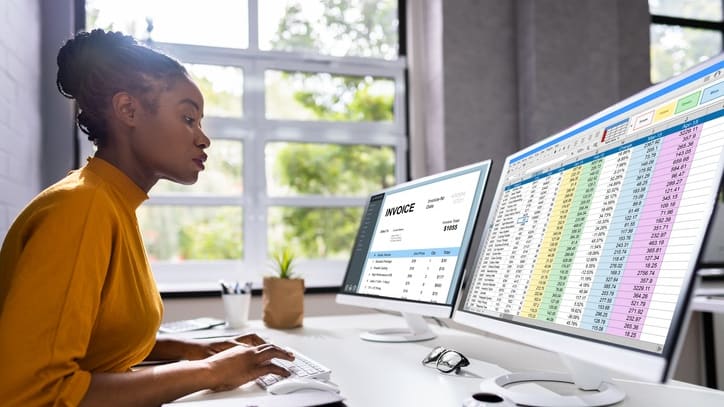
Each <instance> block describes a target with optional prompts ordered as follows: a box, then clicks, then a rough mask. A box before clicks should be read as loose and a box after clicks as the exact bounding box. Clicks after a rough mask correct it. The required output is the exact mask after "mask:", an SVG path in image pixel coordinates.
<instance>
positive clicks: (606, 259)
mask: <svg viewBox="0 0 724 407" xmlns="http://www.w3.org/2000/svg"><path fill="white" fill-rule="evenodd" d="M660 148H661V140H654V141H650V142H648V143H646V144H643V145H641V146H637V147H634V148H632V149H631V159H630V161H629V162H628V169H627V171H626V176H625V177H624V181H623V184H622V185H621V187H620V192H619V194H618V199H617V201H616V208H615V209H614V211H613V216H612V218H611V222H610V224H609V228H608V231H609V232H608V235H607V236H606V243H604V245H603V251H602V253H601V261H600V263H599V267H598V269H597V270H596V276H595V278H594V280H593V286H592V287H591V294H590V295H589V298H588V302H587V303H586V309H585V311H584V313H583V323H582V324H581V326H582V327H584V328H588V329H591V330H593V331H596V332H605V330H606V327H607V325H608V321H609V319H610V317H611V313H612V312H613V308H614V302H615V300H616V292H617V291H618V287H619V284H620V282H621V278H622V276H623V271H624V268H625V266H626V258H627V257H628V253H629V250H630V248H631V241H632V239H633V233H634V231H635V230H636V224H637V223H638V220H639V216H640V212H641V207H642V206H643V202H644V198H645V196H646V190H647V189H648V186H649V181H650V180H651V174H653V171H654V164H655V163H656V157H657V155H658V152H659V149H660Z"/></svg>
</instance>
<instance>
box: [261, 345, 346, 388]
mask: <svg viewBox="0 0 724 407" xmlns="http://www.w3.org/2000/svg"><path fill="white" fill-rule="evenodd" d="M286 350H288V351H290V352H292V353H293V354H294V360H293V361H291V362H290V361H288V360H284V359H277V358H274V359H272V360H271V362H272V363H274V364H275V365H277V366H280V367H283V368H284V369H287V370H288V371H289V373H291V376H289V377H306V378H310V379H318V380H323V381H327V380H329V377H330V375H331V374H332V370H330V369H329V368H328V367H326V366H324V365H322V364H321V363H319V362H316V361H314V360H312V359H310V358H309V357H307V356H304V355H302V354H301V353H299V352H297V351H296V350H294V349H290V348H286ZM284 379H287V378H286V377H282V376H279V375H275V374H273V373H269V374H267V375H264V376H260V377H259V378H257V379H256V383H257V384H258V385H259V386H261V388H262V389H266V388H267V386H269V385H272V384H274V383H276V382H278V381H280V380H284Z"/></svg>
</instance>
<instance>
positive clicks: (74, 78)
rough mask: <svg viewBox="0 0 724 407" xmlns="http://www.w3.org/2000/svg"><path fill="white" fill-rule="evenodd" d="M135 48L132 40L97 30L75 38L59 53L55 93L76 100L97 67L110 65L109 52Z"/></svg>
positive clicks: (80, 34)
mask: <svg viewBox="0 0 724 407" xmlns="http://www.w3.org/2000/svg"><path fill="white" fill-rule="evenodd" d="M134 45H137V43H136V40H134V39H133V37H131V36H128V35H123V34H122V33H120V32H113V31H109V32H106V31H104V30H101V29H96V30H93V31H91V32H89V33H88V32H80V33H78V34H76V36H75V37H74V38H71V39H69V40H68V41H66V43H65V44H64V45H63V47H62V48H61V49H60V51H59V52H58V58H57V63H58V76H57V80H56V83H57V85H58V90H59V91H60V93H61V94H62V95H63V96H65V97H67V98H75V97H76V95H78V92H79V91H80V89H81V87H82V86H83V83H84V82H85V80H86V79H87V78H88V77H89V76H90V75H92V73H93V72H94V71H96V70H97V68H98V67H99V66H104V65H106V64H108V63H109V62H110V63H112V61H109V60H108V55H112V54H113V53H109V52H108V50H109V49H113V48H123V47H129V46H134Z"/></svg>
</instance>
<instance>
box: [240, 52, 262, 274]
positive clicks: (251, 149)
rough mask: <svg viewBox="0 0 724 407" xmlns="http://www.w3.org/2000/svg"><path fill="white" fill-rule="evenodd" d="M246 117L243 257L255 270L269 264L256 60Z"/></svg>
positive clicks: (248, 86) (250, 74)
mask: <svg viewBox="0 0 724 407" xmlns="http://www.w3.org/2000/svg"><path fill="white" fill-rule="evenodd" d="M245 79H246V80H245V81H244V87H245V89H244V98H245V100H244V106H246V111H245V112H244V113H245V116H246V118H247V120H248V122H250V123H251V126H252V129H253V130H252V131H251V135H250V137H249V138H247V145H246V146H244V160H243V162H244V175H243V177H244V186H245V190H244V201H245V203H246V204H247V205H245V208H246V210H245V211H244V242H243V244H244V248H245V250H244V257H245V259H244V260H245V261H244V262H245V263H246V265H247V268H251V269H255V268H259V267H262V266H263V265H264V264H265V263H266V252H267V230H266V229H267V225H266V176H265V168H266V164H265V160H264V137H263V135H262V134H261V132H260V130H259V129H260V124H261V123H262V122H264V120H265V119H264V110H265V108H264V104H265V97H264V70H263V69H262V67H261V66H260V65H259V64H257V63H253V64H251V65H250V66H249V69H248V72H246V74H245Z"/></svg>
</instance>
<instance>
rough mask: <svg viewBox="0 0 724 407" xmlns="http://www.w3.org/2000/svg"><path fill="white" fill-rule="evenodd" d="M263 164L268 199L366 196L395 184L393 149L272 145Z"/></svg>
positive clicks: (328, 145)
mask: <svg viewBox="0 0 724 407" xmlns="http://www.w3.org/2000/svg"><path fill="white" fill-rule="evenodd" d="M265 162H266V177H267V189H268V194H269V195H270V196H295V195H340V196H366V195H368V194H370V193H372V192H374V191H377V190H380V189H383V188H387V187H390V186H392V185H394V184H395V150H394V148H392V147H380V146H368V145H344V144H313V143H290V142H274V143H267V145H266V147H265Z"/></svg>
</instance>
